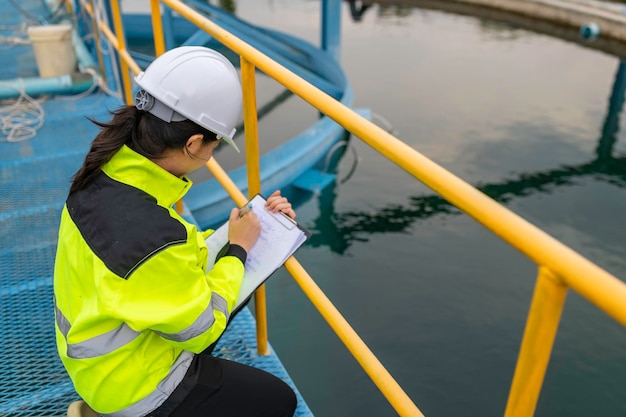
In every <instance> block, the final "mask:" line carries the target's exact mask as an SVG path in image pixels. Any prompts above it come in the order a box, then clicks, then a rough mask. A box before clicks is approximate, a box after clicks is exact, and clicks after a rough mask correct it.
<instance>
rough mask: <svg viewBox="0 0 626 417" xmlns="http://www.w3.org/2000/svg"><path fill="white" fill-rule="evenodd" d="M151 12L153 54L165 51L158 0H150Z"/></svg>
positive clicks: (157, 54) (161, 53) (158, 54)
mask: <svg viewBox="0 0 626 417" xmlns="http://www.w3.org/2000/svg"><path fill="white" fill-rule="evenodd" d="M150 10H151V12H152V36H153V37H154V53H155V56H160V55H163V53H164V52H165V37H164V36H163V20H161V3H160V1H159V0H150Z"/></svg>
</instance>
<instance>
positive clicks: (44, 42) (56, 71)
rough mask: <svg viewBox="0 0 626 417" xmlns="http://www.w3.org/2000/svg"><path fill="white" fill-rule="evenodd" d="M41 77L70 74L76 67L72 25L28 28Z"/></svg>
mask: <svg viewBox="0 0 626 417" xmlns="http://www.w3.org/2000/svg"><path fill="white" fill-rule="evenodd" d="M28 37H29V38H30V40H31V42H32V44H33V49H34V50H35V60H36V61H37V68H38V69H39V76H40V77H56V76H59V75H64V74H70V73H72V72H74V69H75V68H76V54H75V53H74V46H73V45H72V25H70V24H60V25H45V26H30V27H29V28H28Z"/></svg>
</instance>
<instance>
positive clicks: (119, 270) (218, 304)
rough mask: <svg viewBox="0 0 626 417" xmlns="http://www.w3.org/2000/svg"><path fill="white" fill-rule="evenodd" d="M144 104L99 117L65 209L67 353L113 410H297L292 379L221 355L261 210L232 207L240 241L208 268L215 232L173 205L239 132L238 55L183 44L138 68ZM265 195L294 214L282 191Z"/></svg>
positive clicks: (60, 316)
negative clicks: (234, 60)
mask: <svg viewBox="0 0 626 417" xmlns="http://www.w3.org/2000/svg"><path fill="white" fill-rule="evenodd" d="M136 81H137V83H138V84H139V86H140V87H141V90H139V92H138V93H137V96H136V106H126V107H122V108H120V109H119V110H117V111H115V112H113V119H112V120H111V121H110V122H108V123H98V122H96V124H98V125H99V126H100V127H101V132H100V133H99V134H98V135H97V137H96V138H95V139H94V141H93V143H92V146H91V149H90V151H89V153H88V154H87V156H86V158H85V161H84V164H83V166H82V167H81V168H80V170H79V171H78V172H77V173H76V175H75V176H74V178H73V181H72V185H71V188H70V192H69V196H68V198H67V201H66V204H65V207H64V208H63V212H62V216H61V226H60V230H59V245H58V250H57V257H56V263H55V271H54V294H55V318H56V337H57V347H58V350H59V355H60V357H61V360H62V362H63V364H64V365H65V367H66V369H67V371H68V373H69V375H70V377H71V379H72V381H73V382H74V386H75V388H76V391H77V392H78V394H79V395H80V396H81V397H82V398H83V399H84V400H85V402H86V403H87V404H89V405H90V406H91V407H92V408H93V409H94V410H96V411H97V412H98V413H100V414H101V415H104V416H112V417H141V416H148V415H149V416H154V417H165V416H171V417H179V416H180V417H182V416H186V417H193V416H209V415H210V416H216V417H217V416H276V417H288V416H291V415H293V413H294V410H295V407H296V399H295V395H294V393H293V391H292V390H291V389H290V388H289V387H288V386H287V385H286V384H285V383H284V382H282V381H281V380H279V379H278V378H276V377H274V376H272V375H270V374H268V373H266V372H264V371H261V370H259V369H255V368H252V367H248V366H244V365H241V364H237V363H234V362H229V361H226V360H221V359H218V358H214V357H212V356H210V354H209V351H210V350H211V347H212V345H213V344H214V343H215V342H216V341H217V339H218V338H219V337H220V335H221V334H222V333H223V331H224V329H225V328H226V326H227V324H228V321H229V316H230V314H231V313H232V310H233V307H234V304H235V302H236V300H237V296H238V292H239V287H240V285H241V281H242V278H243V272H244V264H245V261H246V256H247V251H248V250H249V249H250V248H251V247H252V245H254V243H255V241H256V240H257V238H258V236H259V233H260V228H261V226H260V224H259V221H258V219H257V217H256V216H255V215H254V212H250V213H247V214H246V215H245V216H241V217H240V216H239V210H238V209H233V210H232V211H231V213H230V219H229V240H230V247H229V249H228V252H226V254H225V256H223V257H222V258H220V259H219V261H217V262H216V263H215V265H214V266H213V268H212V269H211V270H210V271H207V270H206V269H207V268H206V262H207V248H206V245H205V243H204V239H205V237H206V233H204V234H203V233H199V232H198V231H197V230H196V227H195V226H194V225H192V224H190V223H188V222H186V221H185V220H184V219H182V218H181V217H180V216H179V215H178V214H177V213H176V211H175V210H173V209H172V206H173V205H174V204H175V202H176V201H178V200H179V199H180V198H182V197H183V195H184V194H185V192H186V191H187V190H188V189H189V187H190V186H191V181H189V179H188V178H187V177H186V176H185V175H186V174H188V173H190V172H192V171H194V170H195V169H198V168H200V167H201V166H203V165H204V164H205V163H206V162H207V161H208V160H209V159H210V158H211V157H212V155H213V152H214V150H215V148H216V147H217V146H219V144H220V143H221V142H222V141H224V142H227V143H228V144H230V145H232V146H233V147H235V149H237V147H236V145H235V144H234V142H233V141H232V137H233V134H234V132H235V129H234V126H235V125H236V123H237V122H238V119H239V117H240V114H241V87H240V84H239V78H238V75H237V72H236V70H235V68H234V67H233V66H232V64H231V63H230V62H229V61H228V60H227V59H226V58H225V57H223V56H222V55H220V54H219V53H217V52H215V51H213V50H210V49H207V48H203V47H181V48H176V49H173V50H171V51H168V52H167V53H165V54H163V55H162V56H161V57H159V58H157V59H156V60H155V61H154V62H153V63H152V64H151V65H150V66H149V67H148V68H147V69H146V71H145V72H143V73H141V74H140V75H139V76H137V78H136ZM267 209H268V210H271V211H274V212H277V211H282V212H283V213H285V214H287V215H288V216H290V217H292V218H295V213H294V211H293V210H292V208H291V204H290V203H289V202H288V201H287V199H285V198H284V197H282V196H281V195H280V192H278V191H277V192H274V193H273V194H272V195H271V196H270V197H269V198H268V200H267Z"/></svg>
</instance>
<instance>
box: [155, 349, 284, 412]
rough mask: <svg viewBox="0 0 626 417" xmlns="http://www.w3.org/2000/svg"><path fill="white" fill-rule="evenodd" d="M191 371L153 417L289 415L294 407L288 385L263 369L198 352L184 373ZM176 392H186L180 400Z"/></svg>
mask: <svg viewBox="0 0 626 417" xmlns="http://www.w3.org/2000/svg"><path fill="white" fill-rule="evenodd" d="M192 368H193V369H192ZM191 374H193V375H194V377H193V378H187V376H186V377H185V379H183V382H182V383H181V385H179V387H178V388H177V389H176V391H174V393H173V394H172V395H171V396H170V398H168V399H167V400H166V401H165V403H163V404H162V405H161V407H159V408H158V409H156V410H155V411H154V412H153V413H152V415H153V416H155V417H161V416H162V417H165V416H168V417H201V416H202V417H209V416H210V417H291V416H293V414H294V412H295V410H296V396H295V394H294V392H293V391H292V390H291V388H290V387H289V386H288V385H287V384H285V383H284V382H283V381H282V380H280V379H279V378H277V377H275V376H274V375H272V374H270V373H268V372H265V371H263V370H260V369H257V368H253V367H251V366H246V365H242V364H239V363H236V362H231V361H227V360H225V359H220V358H215V357H212V356H209V355H206V354H200V355H196V357H195V358H194V361H193V362H192V365H191V367H190V370H189V371H188V372H187V375H191ZM179 389H180V390H179ZM177 391H179V393H180V391H187V393H186V395H184V398H182V402H180V401H181V398H177V397H179V395H177ZM174 403H179V404H178V405H177V406H176V404H174ZM173 406H175V408H173ZM171 408H173V411H170V409H171Z"/></svg>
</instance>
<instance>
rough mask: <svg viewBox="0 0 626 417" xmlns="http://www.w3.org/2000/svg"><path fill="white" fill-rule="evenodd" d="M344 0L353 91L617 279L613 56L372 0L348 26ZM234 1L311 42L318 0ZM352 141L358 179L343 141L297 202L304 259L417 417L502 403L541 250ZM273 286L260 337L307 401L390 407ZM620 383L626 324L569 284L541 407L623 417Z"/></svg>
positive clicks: (274, 283) (493, 411) (297, 120)
mask: <svg viewBox="0 0 626 417" xmlns="http://www.w3.org/2000/svg"><path fill="white" fill-rule="evenodd" d="M343 6H344V9H343V11H344V16H343V20H342V26H343V43H342V53H341V62H342V65H343V67H344V69H345V71H346V73H347V75H348V78H349V80H350V82H351V84H352V87H353V89H354V94H355V104H356V105H357V106H360V107H367V108H370V109H372V111H373V112H374V113H376V114H379V115H381V116H383V117H384V119H386V120H387V121H388V122H389V123H390V124H391V125H392V126H393V129H394V131H395V132H396V135H397V136H398V137H399V138H400V139H402V140H403V141H405V142H406V143H407V144H409V145H410V146H412V147H413V148H415V149H416V150H418V151H419V152H421V153H423V154H424V155H426V156H428V157H429V158H431V159H433V160H434V161H436V162H437V163H439V164H441V165H442V166H444V167H445V168H447V169H448V170H450V171H451V172H453V173H455V174H456V175H458V176H460V177H461V178H463V179H465V180H466V181H468V182H469V183H471V184H473V185H475V186H477V187H479V188H481V189H482V190H484V191H485V192H487V193H488V194H489V195H490V196H492V197H493V198H495V199H497V200H498V201H500V202H502V203H503V204H505V205H506V206H507V207H508V208H510V209H511V210H513V211H514V212H516V213H518V214H519V215H521V216H522V217H524V218H526V219H528V220H529V221H530V222H532V223H534V224H536V225H538V226H539V227H541V228H543V229H544V230H546V231H547V232H548V233H550V234H551V235H553V236H554V237H556V238H557V239H559V240H562V241H563V242H564V243H566V244H567V245H569V246H571V247H572V248H574V249H575V250H577V251H579V252H580V253H582V254H583V255H585V256H587V257H589V258H590V259H591V260H592V261H594V262H596V263H597V264H599V265H600V266H602V267H603V268H606V269H607V270H608V271H610V272H611V273H613V274H615V275H617V276H619V277H622V278H623V277H626V259H625V257H624V244H625V243H626V219H625V217H624V213H626V167H625V165H624V158H625V157H626V140H624V135H625V134H624V132H623V130H622V129H620V122H621V113H622V106H623V98H624V91H623V86H620V84H619V83H620V82H622V83H623V82H624V81H623V80H621V81H620V78H621V77H622V76H623V74H622V73H620V72H619V71H624V69H623V68H622V67H621V66H620V65H621V64H620V60H619V59H618V58H616V57H615V56H612V55H610V54H607V53H604V52H598V51H594V50H593V49H592V48H589V47H585V46H581V45H578V44H575V43H572V42H566V41H564V40H561V39H557V38H553V37H550V36H547V35H545V34H538V33H533V32H531V31H528V30H525V29H521V28H516V27H512V26H510V25H504V24H502V23H498V22H494V21H488V20H484V19H479V18H475V17H472V16H466V15H455V14H450V13H445V12H442V11H435V10H425V9H420V8H417V7H412V6H411V5H408V6H403V7H393V6H391V7H379V6H377V5H373V6H372V7H370V8H369V9H367V10H366V11H365V13H363V15H362V16H361V19H360V21H355V20H354V19H352V18H351V17H350V14H349V13H348V11H349V10H348V5H347V4H344V5H343ZM236 10H237V14H238V15H239V16H241V17H243V18H244V19H248V20H250V21H252V22H254V23H257V24H260V25H264V26H269V27H272V28H276V29H279V30H282V31H285V32H288V33H291V34H294V35H296V36H299V37H302V38H304V39H308V40H310V41H312V42H314V43H316V44H318V43H319V32H318V31H319V2H316V1H305V0H271V1H270V0H266V1H259V0H245V1H241V0H240V1H237V2H236ZM276 91H280V89H279V88H277V89H276ZM614 92H615V94H614ZM270 95H271V94H270ZM612 95H614V97H613V99H612V100H611V97H612ZM310 118H311V113H310V112H309V111H308V110H307V109H306V106H305V105H303V104H302V103H301V102H300V101H299V99H298V98H295V97H293V98H290V99H289V100H288V101H287V102H286V104H285V105H284V106H283V108H281V110H280V111H276V112H274V113H272V114H271V115H270V116H267V117H266V118H265V119H264V120H263V121H262V122H261V124H260V133H261V137H262V138H263V137H266V138H267V137H281V136H282V137H289V136H290V135H292V134H294V133H296V132H298V131H299V129H300V128H301V126H302V125H306V123H308V122H309V120H310ZM379 120H380V119H379ZM379 123H381V124H384V123H383V122H379ZM352 143H353V146H354V147H355V149H356V151H357V153H358V165H357V167H356V171H355V172H354V174H353V175H351V171H352V168H353V164H354V155H353V154H352V153H351V152H348V153H347V154H346V156H345V157H344V159H343V161H342V163H341V164H340V167H339V173H338V181H337V183H336V184H334V185H333V186H332V187H330V188H329V189H327V190H325V191H324V192H323V193H321V194H320V195H315V196H310V195H309V196H307V200H306V202H305V203H304V204H303V205H301V206H300V207H299V209H298V216H299V219H300V221H301V222H302V223H303V224H304V225H305V226H306V227H307V228H309V229H310V230H311V231H313V232H314V236H313V238H312V239H311V241H310V242H309V243H308V244H307V245H306V246H305V247H304V248H302V249H301V250H300V251H299V252H298V256H297V258H298V259H299V261H300V262H301V263H302V264H303V265H304V266H305V268H307V269H308V270H309V272H310V273H311V275H312V276H313V277H314V278H315V279H316V281H317V283H318V285H319V286H320V287H321V288H322V289H323V290H324V291H325V292H326V294H327V295H328V296H329V297H330V299H331V300H332V301H333V302H334V303H335V305H336V306H337V307H338V308H339V310H340V311H341V312H342V313H343V314H344V316H345V317H346V318H347V319H348V321H349V322H350V323H351V324H352V326H353V327H354V328H355V329H356V330H357V331H358V332H359V334H360V335H361V337H362V338H363V339H364V341H365V342H366V343H367V344H368V345H369V346H370V347H371V349H372V350H373V352H374V353H375V354H376V355H377V356H378V357H379V358H380V360H381V361H382V363H383V364H384V365H385V366H386V367H387V369H388V370H389V371H390V372H391V374H392V375H393V376H394V377H395V378H396V379H397V381H398V382H399V383H400V384H401V385H402V387H403V388H404V389H405V390H406V392H407V393H408V394H409V396H410V397H411V398H412V399H413V400H414V401H415V403H416V404H417V405H418V407H419V408H420V409H421V410H422V411H423V412H424V413H425V415H426V416H455V417H461V416H467V417H473V416H500V415H503V411H504V408H505V404H506V397H507V395H508V389H509V386H510V382H511V378H512V375H513V369H514V366H515V361H516V356H517V350H518V347H519V342H520V340H521V335H522V332H523V326H524V322H525V317H526V314H527V311H528V307H529V304H530V299H531V294H532V290H533V286H534V281H535V276H536V266H535V264H534V263H532V262H530V261H529V260H528V259H527V258H526V257H525V256H523V255H521V254H519V253H518V252H517V251H515V250H514V249H512V248H511V247H509V246H508V245H506V244H504V243H503V242H502V241H501V240H500V239H499V238H497V237H495V236H494V235H492V234H491V233H490V232H488V231H486V230H485V229H484V228H483V227H482V226H480V225H479V224H477V223H476V222H475V221H474V220H472V219H471V218H468V217H467V216H466V215H463V214H461V213H460V212H459V211H458V210H457V209H455V208H454V207H452V206H450V205H448V204H447V203H446V202H445V201H443V200H441V199H440V198H439V197H437V196H436V195H435V194H433V193H432V192H431V191H430V190H429V189H427V188H426V187H425V186H423V185H421V184H420V183H419V182H417V181H415V180H413V179H412V178H411V177H410V176H409V175H408V174H406V173H404V172H403V171H401V170H400V169H399V168H397V167H395V166H394V165H393V164H391V163H390V162H388V161H386V160H385V159H383V158H382V157H381V156H378V155H377V154H376V153H375V152H374V151H372V150H371V149H370V148H369V147H368V146H367V145H364V144H362V143H361V142H359V141H358V140H353V142H352ZM268 299H269V326H270V327H269V329H270V340H271V342H272V345H273V347H274V348H275V350H276V351H277V352H278V354H279V356H280V357H281V359H282V360H283V363H284V364H285V366H286V367H287V369H288V371H289V373H290V374H291V376H292V378H293V379H294V380H295V382H296V384H297V385H298V387H299V389H300V390H301V392H302V393H303V395H304V397H305V398H306V400H307V402H308V404H309V406H310V408H311V409H312V411H313V412H314V414H315V415H317V416H339V415H341V416H355V417H356V416H383V415H389V416H391V415H395V412H394V411H393V409H392V408H391V407H390V406H389V405H388V404H387V402H386V401H385V400H384V398H383V397H382V395H381V394H379V393H378V391H377V389H376V388H375V387H374V385H373V383H371V381H369V379H368V378H367V377H366V375H365V374H364V372H363V371H362V370H361V369H360V368H359V367H358V366H357V364H356V362H355V361H354V360H353V359H352V357H351V356H350V355H349V353H347V350H346V349H345V348H344V347H343V345H341V343H340V342H339V341H338V340H337V338H336V336H334V334H333V333H331V331H330V330H329V327H328V326H327V325H326V324H325V322H324V321H323V319H322V318H321V316H320V315H319V313H317V312H316V311H315V310H314V309H313V307H312V306H311V304H310V303H309V302H308V301H307V300H306V299H305V297H304V296H303V295H302V292H301V291H300V289H299V288H298V287H297V285H296V284H295V283H294V282H293V281H292V280H291V278H290V277H289V275H288V274H287V273H285V272H284V271H280V272H279V273H277V275H276V276H275V277H274V278H272V280H271V282H270V285H268ZM624 387H626V331H625V330H624V328H623V327H622V326H621V325H618V324H617V323H615V322H614V321H613V320H612V319H610V318H607V317H606V316H605V315H604V314H603V313H601V312H599V310H597V309H596V308H595V307H594V306H592V305H590V304H589V303H588V302H587V301H585V300H584V299H582V298H581V297H580V296H578V295H576V294H575V293H572V292H570V294H569V295H568V299H567V302H566V307H565V311H564V314H563V320H562V322H561V327H560V329H559V333H558V336H557V340H556V343H555V347H554V354H553V358H552V361H551V363H550V366H549V369H548V373H547V376H546V381H545V384H544V390H543V392H542V396H541V398H540V401H539V404H538V408H537V412H536V416H538V417H544V416H545V417H547V416H568V417H582V416H603V417H608V416H616V417H617V416H624V415H625V414H626V395H625V394H626V388H624Z"/></svg>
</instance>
